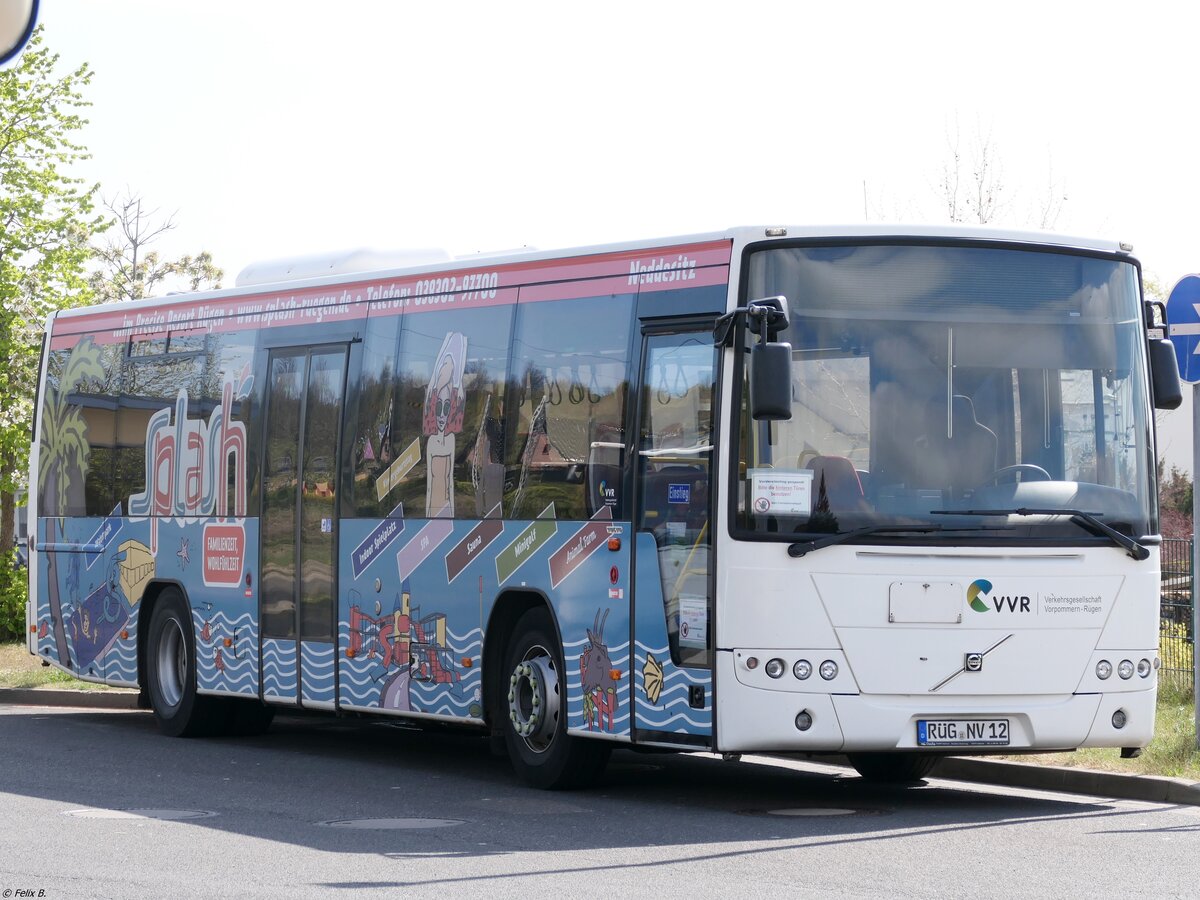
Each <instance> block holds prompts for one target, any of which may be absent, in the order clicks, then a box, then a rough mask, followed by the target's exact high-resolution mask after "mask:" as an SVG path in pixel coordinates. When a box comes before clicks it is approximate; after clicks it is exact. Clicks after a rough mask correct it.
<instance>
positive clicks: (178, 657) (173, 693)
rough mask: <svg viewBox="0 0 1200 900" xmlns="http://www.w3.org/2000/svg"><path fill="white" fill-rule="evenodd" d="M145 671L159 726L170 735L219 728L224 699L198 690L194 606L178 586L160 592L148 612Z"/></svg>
mask: <svg viewBox="0 0 1200 900" xmlns="http://www.w3.org/2000/svg"><path fill="white" fill-rule="evenodd" d="M146 673H147V676H148V677H147V681H148V682H149V685H148V687H149V689H150V706H151V708H152V709H153V710H154V718H155V721H157V722H158V728H159V731H161V732H162V733H163V734H166V735H169V736H170V737H196V736H200V735H207V734H214V733H217V732H218V731H220V730H221V727H222V726H223V725H224V719H225V715H226V714H227V710H226V709H225V708H224V707H223V705H222V703H221V700H220V699H219V698H216V697H201V696H199V695H197V693H196V652H195V640H194V638H193V636H192V616H191V610H190V609H189V608H188V605H187V602H186V601H185V600H184V597H183V594H182V592H180V591H179V590H177V589H176V588H167V589H166V590H164V591H163V592H162V593H161V594H160V595H159V597H158V602H157V603H156V604H155V605H154V612H153V613H152V614H151V616H150V630H149V633H148V644H147V647H146Z"/></svg>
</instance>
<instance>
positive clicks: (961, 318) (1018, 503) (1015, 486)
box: [734, 243, 1157, 543]
mask: <svg viewBox="0 0 1200 900" xmlns="http://www.w3.org/2000/svg"><path fill="white" fill-rule="evenodd" d="M746 271H747V276H746V277H747V279H748V281H747V284H746V291H745V293H744V294H743V296H744V297H745V298H747V299H753V298H758V297H768V296H777V295H782V296H784V297H786V298H787V302H788V306H789V314H790V319H791V323H790V326H789V328H788V329H787V331H785V332H783V333H782V334H781V335H780V336H779V338H778V340H780V341H787V342H789V343H790V344H791V347H792V358H793V368H792V416H791V419H790V420H787V421H779V422H754V421H753V420H751V418H750V416H749V413H748V409H747V402H746V400H745V397H746V389H745V384H744V381H743V385H742V396H743V403H742V418H741V425H740V428H739V429H738V432H739V433H738V435H737V440H738V457H737V458H738V468H737V470H736V478H737V479H738V485H737V490H736V492H735V497H736V519H735V529H734V530H735V533H740V534H741V535H742V536H743V537H749V536H752V535H766V534H772V535H779V536H780V537H784V536H786V537H788V538H789V539H795V536H796V535H797V534H800V535H805V534H808V535H822V534H825V535H828V534H840V533H845V532H849V531H854V530H857V529H869V530H870V531H872V532H875V531H876V529H887V531H886V532H876V533H877V534H884V535H885V537H886V539H892V540H895V539H897V535H899V539H903V540H914V539H915V540H920V541H941V542H946V541H952V542H954V543H969V542H971V540H973V539H975V536H976V534H977V535H979V536H981V538H982V539H983V540H986V541H988V542H991V541H997V540H1009V539H1026V540H1028V539H1034V540H1040V539H1046V538H1050V539H1056V540H1057V539H1061V540H1070V541H1079V540H1080V539H1081V538H1082V539H1083V540H1085V541H1086V540H1088V539H1089V534H1088V531H1087V530H1082V529H1081V528H1080V526H1079V520H1078V519H1076V520H1075V521H1074V522H1072V521H1071V518H1070V516H1067V515H1064V516H1055V515H1035V516H1028V515H1026V516H1016V515H1014V516H1012V517H1007V516H996V515H988V516H980V515H976V513H979V512H982V511H990V512H993V513H994V512H996V511H1003V510H1013V511H1014V512H1015V511H1016V510H1018V509H1037V510H1058V509H1062V510H1064V511H1066V510H1077V511H1084V512H1087V513H1090V514H1092V515H1093V516H1095V517H1096V518H1098V519H1100V520H1102V521H1103V522H1104V523H1105V524H1107V525H1108V526H1110V527H1111V528H1113V529H1116V530H1117V531H1120V532H1122V533H1123V534H1127V535H1131V536H1134V537H1138V536H1143V535H1149V534H1152V533H1154V531H1155V530H1156V528H1157V521H1156V519H1157V513H1156V509H1155V505H1154V500H1153V493H1152V478H1153V471H1154V469H1153V463H1154V460H1153V449H1152V448H1153V445H1152V440H1151V421H1150V404H1149V397H1148V389H1147V375H1146V361H1145V347H1144V343H1145V334H1144V330H1143V328H1142V326H1141V322H1140V317H1139V310H1138V300H1139V288H1138V274H1137V270H1136V267H1135V265H1134V264H1132V263H1131V262H1129V261H1126V260H1121V259H1118V258H1113V257H1104V256H1097V255H1091V256H1088V255H1081V254H1071V253H1066V252H1048V251H1045V250H1040V251H1029V250H1022V249H1013V248H1010V247H1001V246H992V245H964V244H961V243H960V244H954V245H952V244H947V245H917V244H890V245H880V244H860V245H837V246H831V245H827V244H825V245H820V246H812V245H809V246H792V247H782V248H781V247H779V246H778V245H776V246H773V247H771V248H770V249H762V250H758V251H756V252H752V253H751V254H750V256H749V260H748V266H747V269H746ZM752 340H753V339H752V338H747V342H746V347H747V348H748V346H749V344H750V343H751V342H752ZM741 371H743V373H744V371H745V366H742V367H741ZM948 511H949V512H950V513H951V514H950V515H947V512H948ZM955 513H958V514H957V515H956V514H955ZM909 526H911V527H912V528H913V529H914V531H913V532H912V534H905V533H904V532H903V531H902V530H898V529H903V528H905V527H909ZM967 531H970V532H974V533H975V534H968V533H965V532H967ZM864 533H866V532H864Z"/></svg>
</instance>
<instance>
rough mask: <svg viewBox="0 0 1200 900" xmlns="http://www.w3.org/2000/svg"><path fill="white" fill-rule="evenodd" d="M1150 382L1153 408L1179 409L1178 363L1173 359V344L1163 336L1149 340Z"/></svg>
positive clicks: (1180, 395)
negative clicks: (1162, 337)
mask: <svg viewBox="0 0 1200 900" xmlns="http://www.w3.org/2000/svg"><path fill="white" fill-rule="evenodd" d="M1150 384H1151V387H1152V388H1153V391H1154V408H1155V409H1179V404H1181V403H1182V402H1183V388H1182V387H1181V386H1180V384H1179V364H1178V363H1177V362H1176V361H1175V345H1174V344H1172V343H1171V342H1170V341H1168V340H1166V339H1165V338H1164V339H1160V340H1152V341H1150Z"/></svg>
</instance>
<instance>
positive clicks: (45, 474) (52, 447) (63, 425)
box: [38, 338, 104, 666]
mask: <svg viewBox="0 0 1200 900" xmlns="http://www.w3.org/2000/svg"><path fill="white" fill-rule="evenodd" d="M103 377H104V367H103V365H102V364H101V361H100V348H99V347H97V346H95V345H94V344H93V343H92V339H91V338H84V339H83V340H82V341H80V342H79V343H78V344H77V345H76V346H75V349H74V350H72V351H71V356H70V357H69V358H68V359H67V364H66V366H65V368H64V369H63V373H62V377H61V379H60V380H59V384H58V389H57V390H53V389H48V390H47V391H46V409H45V415H44V416H43V418H42V440H41V447H40V449H39V456H38V487H39V488H40V492H41V496H42V503H43V505H44V506H45V508H46V543H47V544H49V545H51V546H53V545H54V544H55V543H57V535H58V533H59V532H62V533H63V534H64V535H65V532H66V528H65V523H64V522H63V517H64V516H66V515H67V511H68V507H69V503H70V496H71V491H72V489H73V488H80V489H81V488H82V487H83V481H84V478H85V477H86V476H87V470H88V457H89V456H90V455H91V447H90V446H89V444H88V439H87V422H86V420H85V419H84V417H83V407H81V406H79V405H78V404H73V403H71V402H70V400H69V398H70V395H71V394H72V393H73V392H74V391H76V390H77V389H78V388H79V387H80V386H81V385H83V384H84V383H85V382H86V381H87V380H88V379H93V378H94V379H102V378H103ZM46 559H47V566H48V570H49V571H48V576H49V578H48V580H49V594H50V620H51V622H52V623H53V624H54V643H55V645H56V646H57V648H58V661H59V662H60V663H62V664H63V665H68V666H69V665H70V664H71V659H70V654H69V650H68V647H67V630H66V624H65V623H64V622H63V614H62V596H61V593H60V588H59V578H58V553H57V551H55V550H49V551H47V553H46Z"/></svg>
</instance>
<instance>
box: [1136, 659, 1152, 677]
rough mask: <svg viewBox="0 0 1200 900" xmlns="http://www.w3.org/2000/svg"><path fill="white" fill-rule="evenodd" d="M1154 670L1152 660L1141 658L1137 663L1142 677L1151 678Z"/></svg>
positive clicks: (1138, 671)
mask: <svg viewBox="0 0 1200 900" xmlns="http://www.w3.org/2000/svg"><path fill="white" fill-rule="evenodd" d="M1153 671H1154V667H1153V666H1152V665H1150V660H1148V659H1139V660H1138V664H1137V673H1138V675H1140V676H1141V677H1142V678H1149V677H1150V673H1151V672H1153Z"/></svg>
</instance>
